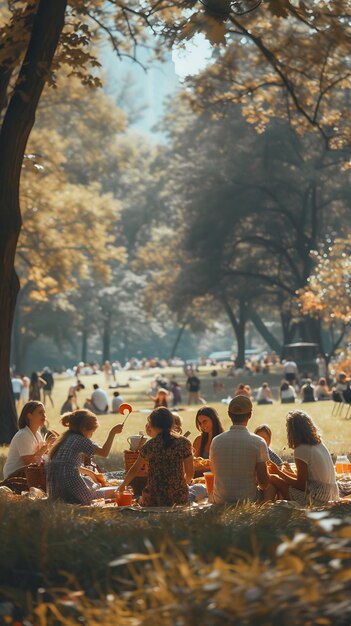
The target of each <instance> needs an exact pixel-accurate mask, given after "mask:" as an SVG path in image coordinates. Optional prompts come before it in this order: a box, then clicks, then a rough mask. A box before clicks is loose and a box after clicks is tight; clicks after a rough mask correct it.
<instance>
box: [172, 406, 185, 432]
mask: <svg viewBox="0 0 351 626" xmlns="http://www.w3.org/2000/svg"><path fill="white" fill-rule="evenodd" d="M172 417H173V428H172V430H173V431H174V432H176V433H178V434H179V435H182V434H183V420H182V418H181V417H180V415H178V413H176V412H175V411H172Z"/></svg>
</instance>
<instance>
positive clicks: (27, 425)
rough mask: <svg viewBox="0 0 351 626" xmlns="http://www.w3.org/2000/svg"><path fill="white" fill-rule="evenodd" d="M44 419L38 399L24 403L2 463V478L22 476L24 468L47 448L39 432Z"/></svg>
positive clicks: (38, 458)
mask: <svg viewBox="0 0 351 626" xmlns="http://www.w3.org/2000/svg"><path fill="white" fill-rule="evenodd" d="M45 420H46V415H45V407H44V405H43V404H42V403H41V402H39V401H38V400H31V401H30V402H27V404H25V405H24V407H23V409H22V411H21V415H20V416H19V419H18V428H19V430H18V432H17V433H16V434H15V436H14V437H13V438H12V441H11V443H10V447H9V452H8V455H7V459H6V462H5V465H4V478H5V479H6V478H11V477H12V476H24V468H25V467H26V466H27V465H30V464H31V463H37V462H38V461H40V459H41V458H42V456H43V454H45V452H46V451H47V449H48V444H46V443H45V442H44V440H43V437H42V436H41V433H40V428H41V426H44V423H45Z"/></svg>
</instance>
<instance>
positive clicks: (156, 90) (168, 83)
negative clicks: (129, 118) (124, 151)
mask: <svg viewBox="0 0 351 626" xmlns="http://www.w3.org/2000/svg"><path fill="white" fill-rule="evenodd" d="M101 54H102V60H103V66H104V70H105V73H106V79H107V80H106V91H107V93H108V94H109V95H112V96H113V95H114V94H115V95H116V96H119V100H117V101H118V102H119V103H120V104H122V108H123V103H121V100H120V97H121V93H120V89H121V85H122V86H123V83H125V82H127V83H128V84H129V85H130V86H131V92H130V94H129V101H132V102H133V103H134V104H135V105H136V107H137V108H139V109H140V116H139V117H138V119H137V120H136V121H135V122H133V123H132V127H133V128H135V129H136V130H138V131H141V132H142V133H146V134H147V135H149V136H150V137H151V138H153V139H154V140H156V141H163V139H164V138H163V133H162V132H161V131H159V130H158V129H157V123H158V122H159V120H160V119H161V117H162V114H163V112H164V103H165V102H166V99H167V97H168V96H170V95H171V94H172V93H174V92H176V91H177V90H179V89H181V83H182V80H183V79H184V78H185V76H188V75H189V74H197V73H198V72H199V71H201V70H202V69H204V68H205V67H206V65H207V63H208V61H209V58H210V54H211V46H210V44H209V43H208V42H207V40H206V39H205V37H204V36H203V35H202V34H198V35H196V36H195V37H193V39H192V41H189V42H186V43H185V44H184V45H183V46H182V48H180V47H178V48H177V49H175V50H173V52H172V53H169V56H168V58H166V60H165V62H164V63H161V62H155V63H153V64H152V66H151V68H149V69H148V71H147V72H146V73H145V71H144V70H143V69H142V67H140V65H138V64H136V63H132V62H129V61H119V60H118V59H117V58H116V55H115V53H114V52H113V51H112V50H111V48H110V47H109V46H107V45H106V46H104V47H103V48H102V53H101ZM148 55H150V53H149V52H147V51H146V50H143V49H141V50H140V52H139V59H140V61H141V62H142V63H145V64H146V65H147V63H148ZM122 89H123V87H122ZM122 96H123V94H122ZM122 99H123V98H122Z"/></svg>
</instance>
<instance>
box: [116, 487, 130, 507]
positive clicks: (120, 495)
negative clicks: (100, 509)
mask: <svg viewBox="0 0 351 626" xmlns="http://www.w3.org/2000/svg"><path fill="white" fill-rule="evenodd" d="M116 502H117V504H118V506H131V505H132V504H133V491H132V489H130V488H129V489H124V490H123V491H120V492H117V494H116Z"/></svg>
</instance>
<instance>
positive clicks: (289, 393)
mask: <svg viewBox="0 0 351 626" xmlns="http://www.w3.org/2000/svg"><path fill="white" fill-rule="evenodd" d="M349 384H350V381H349V379H348V378H347V376H346V374H345V372H341V373H340V374H339V375H338V379H337V381H336V384H335V385H334V386H332V388H329V386H328V384H327V380H326V378H323V377H322V378H319V380H318V382H317V384H313V381H312V379H311V378H308V377H306V378H304V379H303V380H302V384H301V386H300V387H298V385H297V384H294V383H293V382H292V381H289V380H287V379H283V380H282V381H281V383H280V386H279V401H280V402H281V404H291V403H295V402H296V401H298V400H300V402H303V403H305V402H321V401H323V400H331V399H332V398H334V399H335V394H337V395H338V394H339V395H340V397H343V395H344V394H345V391H347V390H348V389H349ZM239 394H240V395H245V396H247V397H248V398H250V399H251V400H252V399H253V397H254V395H255V399H256V402H257V404H273V393H272V390H271V388H270V387H269V385H268V383H262V385H261V387H259V388H258V389H257V391H256V394H254V393H253V391H252V389H251V387H250V385H247V384H244V383H240V384H239V385H238V386H237V388H236V390H235V394H234V395H239ZM350 394H351V391H350Z"/></svg>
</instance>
